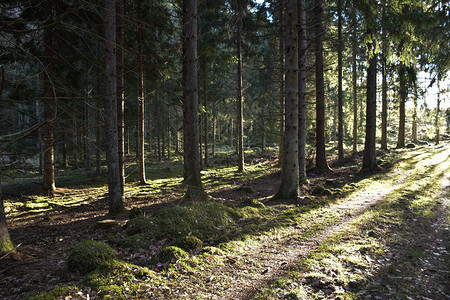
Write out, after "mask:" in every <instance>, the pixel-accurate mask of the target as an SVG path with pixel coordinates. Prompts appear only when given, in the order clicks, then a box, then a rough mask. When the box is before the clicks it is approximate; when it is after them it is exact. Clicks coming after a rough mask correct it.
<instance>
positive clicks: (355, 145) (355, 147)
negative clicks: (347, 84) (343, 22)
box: [352, 13, 358, 153]
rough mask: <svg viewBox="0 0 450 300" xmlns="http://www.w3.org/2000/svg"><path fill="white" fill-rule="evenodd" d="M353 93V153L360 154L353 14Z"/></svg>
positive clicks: (355, 34)
mask: <svg viewBox="0 0 450 300" xmlns="http://www.w3.org/2000/svg"><path fill="white" fill-rule="evenodd" d="M352 23H353V30H352V92H353V153H356V152H358V90H357V88H358V87H357V81H356V79H357V74H358V73H357V72H358V70H357V69H356V67H357V63H356V54H357V53H356V51H357V49H358V37H357V31H356V28H357V24H356V15H355V14H354V13H352Z"/></svg>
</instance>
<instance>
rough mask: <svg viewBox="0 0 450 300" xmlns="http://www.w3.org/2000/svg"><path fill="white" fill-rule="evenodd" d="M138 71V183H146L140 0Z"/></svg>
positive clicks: (139, 4) (139, 5) (139, 11)
mask: <svg viewBox="0 0 450 300" xmlns="http://www.w3.org/2000/svg"><path fill="white" fill-rule="evenodd" d="M138 59H139V62H138V65H139V67H138V72H139V91H138V102H139V105H138V106H139V111H138V114H139V121H138V148H139V151H138V161H139V183H140V184H146V183H147V180H146V178H145V149H144V145H145V138H144V132H145V131H144V122H145V118H144V115H145V111H144V108H145V103H144V101H145V100H144V71H143V58H142V24H141V0H139V3H138Z"/></svg>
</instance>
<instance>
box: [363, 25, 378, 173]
mask: <svg viewBox="0 0 450 300" xmlns="http://www.w3.org/2000/svg"><path fill="white" fill-rule="evenodd" d="M367 31H368V35H369V36H370V39H371V40H370V42H368V44H367V50H368V53H367V54H368V57H369V67H368V69H367V95H366V97H367V98H366V138H365V143H364V156H363V166H362V169H363V170H364V171H374V170H376V169H377V154H376V147H375V146H376V139H375V138H376V120H377V57H376V54H375V44H374V42H373V39H374V36H373V35H374V31H375V30H374V29H373V28H369V29H368V30H367Z"/></svg>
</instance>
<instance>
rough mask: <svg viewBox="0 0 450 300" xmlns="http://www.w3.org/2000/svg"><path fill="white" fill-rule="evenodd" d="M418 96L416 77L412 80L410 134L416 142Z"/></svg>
mask: <svg viewBox="0 0 450 300" xmlns="http://www.w3.org/2000/svg"><path fill="white" fill-rule="evenodd" d="M418 98H419V93H418V91H417V79H416V80H415V81H414V107H413V116H412V117H413V118H412V126H411V127H412V128H411V131H412V132H411V136H412V140H413V142H417V100H418Z"/></svg>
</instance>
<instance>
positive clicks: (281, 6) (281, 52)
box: [278, 0, 284, 166]
mask: <svg viewBox="0 0 450 300" xmlns="http://www.w3.org/2000/svg"><path fill="white" fill-rule="evenodd" d="M283 1H284V0H279V1H278V3H279V10H280V11H279V14H280V17H279V22H280V29H279V40H280V47H279V51H278V52H279V55H280V56H279V59H280V62H279V63H280V136H279V141H280V142H279V147H278V148H279V149H278V164H279V165H280V166H281V164H282V163H283V136H284V28H283V27H284V2H283Z"/></svg>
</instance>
